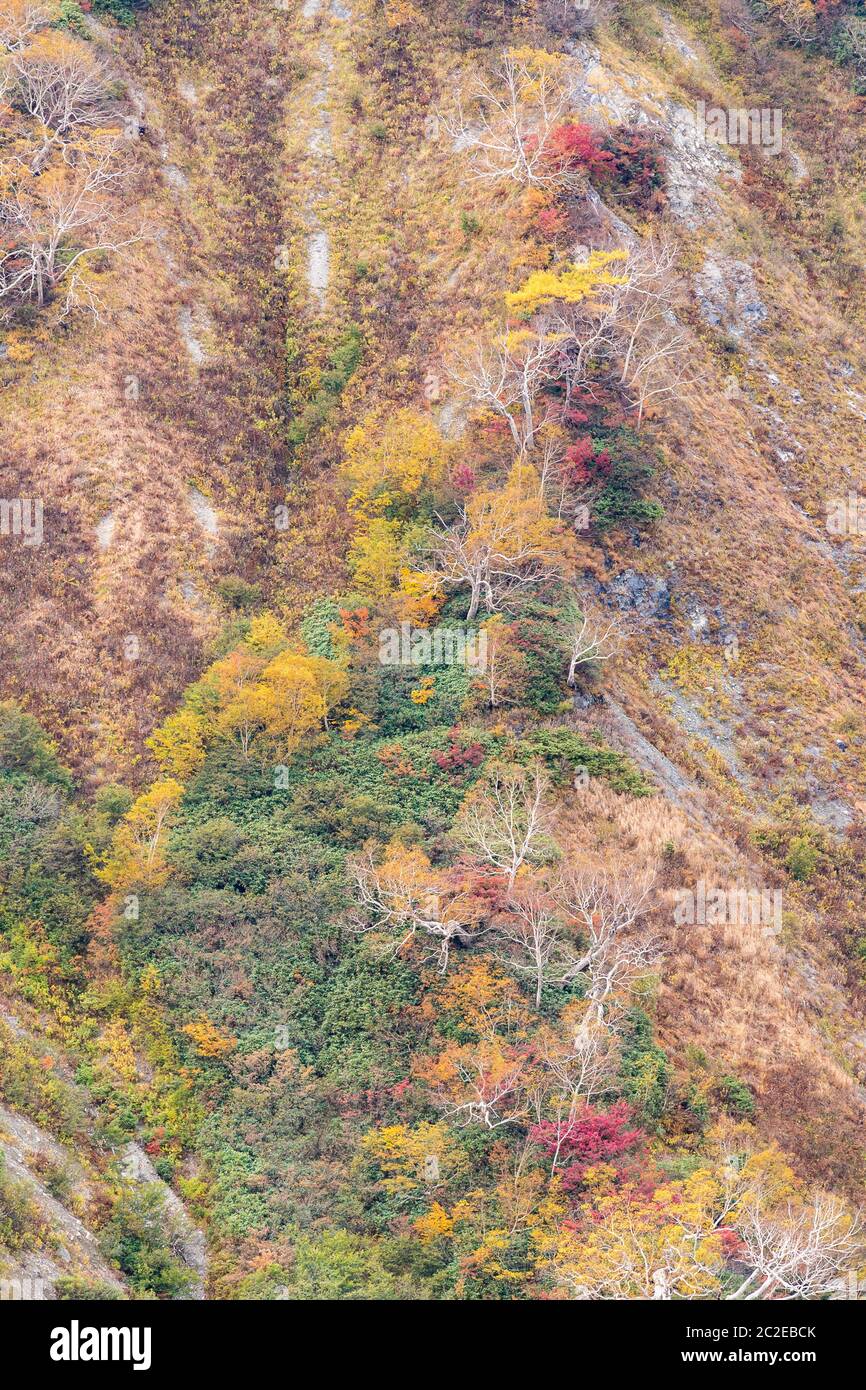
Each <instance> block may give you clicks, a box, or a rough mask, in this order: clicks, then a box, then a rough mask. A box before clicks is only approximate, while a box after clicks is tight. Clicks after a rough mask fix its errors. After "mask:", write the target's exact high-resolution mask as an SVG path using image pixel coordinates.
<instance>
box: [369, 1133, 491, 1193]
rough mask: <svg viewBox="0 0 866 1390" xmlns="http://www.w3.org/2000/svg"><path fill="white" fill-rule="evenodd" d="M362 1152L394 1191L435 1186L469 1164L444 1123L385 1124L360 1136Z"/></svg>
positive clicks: (452, 1176)
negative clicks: (381, 1127)
mask: <svg viewBox="0 0 866 1390" xmlns="http://www.w3.org/2000/svg"><path fill="white" fill-rule="evenodd" d="M361 1152H362V1154H364V1155H365V1156H366V1157H367V1158H369V1159H372V1160H373V1161H374V1162H375V1163H376V1164H377V1166H378V1168H379V1171H380V1173H381V1175H382V1176H381V1178H380V1180H379V1181H380V1185H381V1187H382V1188H383V1189H384V1191H385V1192H390V1193H393V1194H395V1195H399V1194H406V1193H414V1192H417V1191H419V1190H421V1189H423V1188H428V1189H429V1188H434V1187H436V1186H438V1185H439V1184H440V1183H443V1182H448V1181H451V1180H452V1179H453V1178H455V1177H457V1176H459V1175H460V1174H461V1173H462V1172H464V1171H465V1168H466V1156H465V1154H464V1152H463V1150H462V1149H460V1148H459V1146H458V1145H457V1144H455V1142H454V1140H453V1139H452V1138H451V1136H450V1135H449V1133H448V1130H447V1129H446V1127H445V1126H444V1125H439V1124H436V1125H434V1124H430V1123H429V1122H427V1121H423V1122H422V1123H421V1124H417V1125H412V1126H410V1125H386V1126H385V1128H384V1129H373V1130H370V1131H369V1132H368V1133H367V1134H365V1135H364V1137H363V1139H362V1140H361Z"/></svg>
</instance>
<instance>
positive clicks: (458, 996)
mask: <svg viewBox="0 0 866 1390" xmlns="http://www.w3.org/2000/svg"><path fill="white" fill-rule="evenodd" d="M438 1007H439V1008H440V1009H442V1010H444V1011H445V1012H446V1013H453V1014H455V1015H456V1017H457V1018H458V1019H459V1021H460V1023H461V1025H462V1026H463V1027H466V1028H470V1029H471V1030H472V1032H473V1033H476V1034H477V1035H478V1036H479V1037H493V1036H495V1034H496V1032H497V1030H498V1029H499V1028H501V1027H503V1026H504V1025H505V1024H506V1023H507V1024H508V1025H509V1026H510V1027H512V1028H514V1027H520V1026H521V1025H522V1024H524V1023H525V1022H526V1021H527V1020H528V1018H529V1014H528V1013H527V1011H526V1008H525V1005H524V1003H523V999H522V996H521V992H520V989H519V988H518V987H517V986H516V985H515V983H514V981H513V980H511V979H509V977H508V976H507V975H506V974H505V973H504V972H503V971H502V970H501V969H500V967H499V966H498V965H497V964H496V963H495V962H494V961H493V960H491V959H490V957H489V956H477V957H476V958H475V959H474V960H470V961H468V962H466V964H461V966H460V968H459V969H457V970H455V971H454V972H453V973H452V974H450V975H449V976H447V978H446V979H445V980H444V982H443V984H442V988H441V989H440V991H439V995H438Z"/></svg>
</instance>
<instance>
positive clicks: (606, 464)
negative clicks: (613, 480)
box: [565, 434, 611, 487]
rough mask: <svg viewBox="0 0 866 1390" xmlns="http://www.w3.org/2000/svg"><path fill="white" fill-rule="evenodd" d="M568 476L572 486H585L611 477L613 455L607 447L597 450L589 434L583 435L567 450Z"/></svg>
mask: <svg viewBox="0 0 866 1390" xmlns="http://www.w3.org/2000/svg"><path fill="white" fill-rule="evenodd" d="M565 462H566V470H565V471H566V477H567V478H568V481H569V482H570V483H571V485H572V487H584V486H586V484H588V483H595V482H600V481H602V480H604V479H605V478H608V477H610V470H611V457H610V454H609V453H608V452H607V450H606V449H599V450H598V451H596V448H595V445H594V444H593V442H592V440H591V439H590V437H589V435H588V434H587V435H583V436H582V437H581V438H580V439H576V440H575V441H574V443H573V444H570V445H569V446H568V448H567V449H566V451H565Z"/></svg>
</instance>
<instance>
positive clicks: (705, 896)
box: [674, 878, 782, 936]
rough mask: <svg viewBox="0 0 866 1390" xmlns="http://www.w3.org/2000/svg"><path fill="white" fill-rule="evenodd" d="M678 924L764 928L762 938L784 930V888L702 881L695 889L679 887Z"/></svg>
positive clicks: (676, 920) (676, 917)
mask: <svg viewBox="0 0 866 1390" xmlns="http://www.w3.org/2000/svg"><path fill="white" fill-rule="evenodd" d="M675 896H676V907H675V909H674V922H675V923H676V925H677V926H678V927H683V926H688V927H695V926H698V927H722V926H736V927H760V929H761V935H762V936H778V934H779V932H780V931H781V930H782V889H781V888H756V887H754V886H752V885H749V886H744V885H742V884H738V883H734V884H731V885H730V886H729V887H728V888H718V887H714V886H713V885H708V884H707V882H706V880H705V879H702V878H701V879H698V882H697V883H696V884H695V886H694V888H677V889H676V892H675Z"/></svg>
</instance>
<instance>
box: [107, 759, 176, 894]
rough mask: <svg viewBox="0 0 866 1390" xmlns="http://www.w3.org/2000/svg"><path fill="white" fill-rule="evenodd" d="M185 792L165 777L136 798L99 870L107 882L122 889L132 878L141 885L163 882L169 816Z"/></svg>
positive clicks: (172, 780)
mask: <svg viewBox="0 0 866 1390" xmlns="http://www.w3.org/2000/svg"><path fill="white" fill-rule="evenodd" d="M182 796H183V787H182V786H181V785H180V783H179V782H177V781H175V779H174V778H173V777H165V778H163V779H162V780H161V781H158V782H155V783H154V785H153V786H152V787H151V788H150V790H149V791H147V792H145V793H144V794H143V795H142V796H140V797H139V798H138V799H137V801H134V802H133V804H132V806H131V807H130V809H129V810H128V811H127V813H126V815H125V816H124V818H123V820H122V821H121V823H120V825H119V826H118V828H117V830H116V831H115V833H114V838H113V840H112V845H111V849H110V851H109V855H108V859H107V861H106V863H105V864H104V865H103V867H102V868H101V869H99V870H98V874H97V876H98V877H99V878H101V879H102V881H103V882H104V883H107V884H109V886H110V887H111V888H114V889H120V888H123V887H125V886H126V885H128V884H130V883H132V882H136V883H140V884H141V885H142V886H155V885H157V884H159V883H162V882H164V880H165V877H166V874H167V869H166V865H165V861H164V857H163V848H164V844H165V838H166V835H167V831H168V824H169V818H170V816H171V813H172V811H173V810H174V809H175V808H176V807H177V805H178V804H179V802H180V800H181V797H182Z"/></svg>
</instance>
